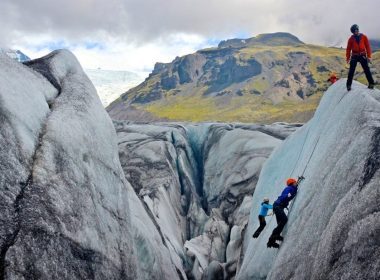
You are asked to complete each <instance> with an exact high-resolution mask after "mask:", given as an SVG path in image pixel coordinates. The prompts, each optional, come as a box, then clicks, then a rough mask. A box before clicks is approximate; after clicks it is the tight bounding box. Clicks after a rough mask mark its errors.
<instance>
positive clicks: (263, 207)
mask: <svg viewBox="0 0 380 280" xmlns="http://www.w3.org/2000/svg"><path fill="white" fill-rule="evenodd" d="M269 209H273V206H272V205H271V204H269V198H267V197H265V198H264V200H263V202H262V203H261V208H260V213H259V222H260V226H259V227H258V228H257V230H256V231H255V233H254V234H253V235H252V237H253V238H257V237H259V235H260V233H261V232H262V231H263V229H264V228H265V226H266V224H267V223H266V222H265V217H266V216H268V210H269Z"/></svg>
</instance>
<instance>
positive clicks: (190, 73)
mask: <svg viewBox="0 0 380 280" xmlns="http://www.w3.org/2000/svg"><path fill="white" fill-rule="evenodd" d="M372 69H373V73H374V75H375V78H378V76H379V75H378V74H377V73H378V72H379V73H380V55H379V53H375V54H374V64H373V66H372ZM358 70H359V72H360V73H358V75H357V76H356V78H357V79H358V80H359V81H362V82H363V81H364V80H365V77H364V74H362V73H361V72H362V70H361V67H360V66H359V67H358ZM347 71H348V66H346V63H345V50H344V49H340V48H328V47H322V46H315V45H309V44H305V43H303V42H301V41H300V40H298V38H296V37H294V36H293V35H291V34H288V33H275V34H263V35H259V36H257V37H254V38H250V39H246V40H241V39H232V40H227V41H222V42H221V43H220V44H219V46H218V47H215V48H209V49H204V50H200V51H198V52H196V53H194V54H190V55H186V56H183V57H177V58H176V59H175V60H174V61H172V62H171V63H157V64H156V66H155V69H154V70H153V72H152V73H151V74H150V75H149V77H148V78H147V79H146V80H145V81H144V82H143V83H141V84H140V85H138V86H137V87H135V88H133V89H131V90H129V91H128V92H126V93H124V94H123V95H122V96H121V97H120V98H119V99H117V100H116V101H115V102H113V103H112V104H111V105H110V106H109V107H108V108H107V110H108V112H109V114H110V115H111V117H113V118H114V119H130V120H137V121H151V120H163V119H164V120H178V121H197V122H199V121H223V122H256V123H272V122H275V121H287V122H304V121H307V120H308V119H309V118H310V117H311V116H312V115H313V113H314V110H315V109H316V107H317V105H318V102H319V100H320V98H321V95H322V93H323V92H324V91H325V90H326V89H327V87H328V86H329V83H328V82H327V79H328V78H329V75H330V73H331V72H335V73H336V74H337V75H338V76H339V77H345V76H346V75H347Z"/></svg>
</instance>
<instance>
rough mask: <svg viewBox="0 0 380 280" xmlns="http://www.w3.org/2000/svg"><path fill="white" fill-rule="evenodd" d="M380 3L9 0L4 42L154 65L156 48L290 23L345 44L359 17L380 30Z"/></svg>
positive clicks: (306, 33) (323, 40)
mask: <svg viewBox="0 0 380 280" xmlns="http://www.w3.org/2000/svg"><path fill="white" fill-rule="evenodd" d="M379 8H380V2H378V1H373V0H362V1H361V2H360V4H358V2H357V0H355V1H353V0H345V1H339V2H331V0H320V1H306V0H233V1H231V0H57V1H51V0H35V1H30V0H1V1H0V26H1V28H0V46H8V47H16V46H17V47H23V48H24V49H25V48H26V49H27V50H28V51H30V52H33V53H35V54H37V53H38V54H40V53H42V52H43V51H44V50H46V51H48V50H51V49H53V48H55V47H56V46H63V47H67V48H70V49H71V50H73V51H74V53H76V54H77V53H78V54H79V55H80V56H82V57H86V60H85V61H86V62H85V64H88V65H92V64H99V65H100V64H101V65H100V66H101V67H105V65H106V57H107V59H111V58H112V54H117V55H118V56H123V57H124V58H125V59H127V60H129V61H135V63H138V62H139V63H140V65H141V66H142V67H137V65H136V64H134V67H135V68H141V69H143V68H144V67H145V66H146V67H148V66H147V65H150V68H152V64H153V62H151V61H152V59H151V57H152V56H153V55H155V56H156V59H155V61H160V60H166V59H168V57H169V56H170V57H171V59H172V58H174V56H176V55H181V54H183V51H189V52H191V51H194V50H196V48H197V47H202V46H205V45H208V44H210V43H211V42H212V43H215V42H216V41H218V40H222V39H228V38H232V37H250V36H254V35H257V34H259V33H268V32H277V31H286V32H291V33H293V34H294V35H296V36H298V37H299V38H300V39H301V40H303V41H305V42H309V43H315V44H324V45H337V46H340V45H344V44H345V42H346V40H347V38H348V36H349V35H350V33H349V27H350V26H351V25H352V24H353V23H358V24H359V25H360V26H361V30H362V31H363V32H365V33H366V34H367V35H369V37H370V38H380V29H379V28H378V26H379V25H380V20H379V17H378V11H379ZM143 52H149V53H145V55H143V54H142V53H143ZM126 53H129V54H130V55H127V54H126ZM91 55H93V57H92V60H93V61H94V62H93V63H92V64H91V59H90V56H91ZM94 55H96V56H94ZM99 55H100V56H103V58H101V57H100V56H99ZM136 58H138V59H136ZM101 61H103V62H101ZM113 61H114V59H113ZM148 61H150V62H148ZM81 62H82V60H81ZM119 62H120V61H119ZM82 63H83V62H82ZM119 64H121V65H123V67H127V66H128V65H130V63H129V62H122V63H119ZM107 67H108V66H107ZM115 67H117V66H115ZM148 68H149V67H148Z"/></svg>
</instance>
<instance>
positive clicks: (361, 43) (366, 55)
mask: <svg viewBox="0 0 380 280" xmlns="http://www.w3.org/2000/svg"><path fill="white" fill-rule="evenodd" d="M351 32H352V33H353V35H352V36H351V37H350V38H349V39H348V43H347V50H346V60H347V63H349V64H350V71H349V72H348V79H347V90H349V91H350V90H351V85H352V80H353V78H354V74H355V69H356V65H357V64H358V62H360V64H361V65H362V67H363V70H364V73H365V76H366V78H367V80H368V88H370V89H373V88H374V85H375V81H374V80H373V78H372V74H371V71H370V70H369V66H368V63H371V46H370V44H369V41H368V38H367V36H366V35H364V34H363V33H359V26H358V25H357V24H354V25H353V26H351Z"/></svg>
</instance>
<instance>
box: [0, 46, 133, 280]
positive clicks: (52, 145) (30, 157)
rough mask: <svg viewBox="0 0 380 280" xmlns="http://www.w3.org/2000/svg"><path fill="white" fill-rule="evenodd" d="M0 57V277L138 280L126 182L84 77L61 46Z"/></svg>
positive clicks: (104, 118) (103, 118)
mask: <svg viewBox="0 0 380 280" xmlns="http://www.w3.org/2000/svg"><path fill="white" fill-rule="evenodd" d="M0 60H1V64H2V67H1V68H0V71H1V75H0V77H1V81H0V96H1V100H2V102H1V105H0V106H1V120H2V125H1V127H0V132H1V133H0V135H1V137H0V142H1V145H0V146H1V147H2V148H1V150H0V158H1V160H0V162H1V164H0V168H1V173H0V181H1V191H0V195H1V210H2V215H1V217H2V218H1V219H2V220H1V225H0V235H1V243H0V244H1V253H0V275H1V277H2V279H25V278H28V279H30V278H33V279H136V277H137V270H138V269H137V268H136V267H137V266H136V262H135V259H134V254H133V250H134V249H133V242H131V240H133V238H132V235H131V233H130V228H131V224H130V216H129V212H130V211H129V206H128V199H127V189H128V188H130V185H129V184H128V182H127V181H126V180H125V178H124V174H123V171H122V169H121V166H120V163H119V160H118V153H117V146H116V142H115V137H116V135H115V131H114V128H113V126H112V122H111V121H110V119H109V117H108V116H107V114H106V113H105V112H104V110H103V108H102V105H101V103H100V100H99V98H98V97H97V95H96V91H95V89H94V87H93V86H92V84H91V82H90V81H89V79H88V78H87V77H86V76H85V74H84V73H83V71H82V69H81V67H80V65H79V63H78V62H77V61H76V59H75V57H74V56H73V55H72V54H71V53H69V52H67V51H57V52H53V53H52V54H50V55H48V56H46V57H44V58H41V59H38V60H35V61H31V62H29V63H28V65H29V66H30V68H28V67H26V66H24V65H21V64H19V63H17V62H13V61H11V60H10V59H8V58H7V57H5V56H2V55H1V54H0ZM3 65H5V67H3ZM32 69H36V70H37V71H38V72H40V73H41V74H42V75H44V76H45V77H46V78H45V77H44V76H42V75H41V74H39V73H38V72H37V71H34V70H32ZM49 81H51V83H50V82H49ZM53 81H54V82H53Z"/></svg>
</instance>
